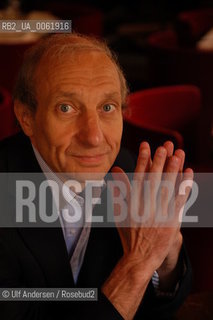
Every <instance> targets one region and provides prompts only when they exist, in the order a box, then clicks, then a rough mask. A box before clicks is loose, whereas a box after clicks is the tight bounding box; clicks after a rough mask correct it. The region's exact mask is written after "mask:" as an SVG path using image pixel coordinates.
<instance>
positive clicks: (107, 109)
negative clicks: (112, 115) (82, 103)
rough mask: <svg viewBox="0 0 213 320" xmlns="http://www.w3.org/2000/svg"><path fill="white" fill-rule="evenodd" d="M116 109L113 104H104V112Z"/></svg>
mask: <svg viewBox="0 0 213 320" xmlns="http://www.w3.org/2000/svg"><path fill="white" fill-rule="evenodd" d="M114 109H115V106H114V105H113V104H105V105H104V106H103V110H104V112H111V111H113V110H114Z"/></svg>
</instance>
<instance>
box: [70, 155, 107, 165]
mask: <svg viewBox="0 0 213 320" xmlns="http://www.w3.org/2000/svg"><path fill="white" fill-rule="evenodd" d="M72 156H73V157H74V158H77V159H78V160H79V161H82V162H89V163H96V162H100V161H103V159H104V157H105V156H106V153H102V154H97V155H90V156H87V155H82V156H81V155H72Z"/></svg>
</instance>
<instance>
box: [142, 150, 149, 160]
mask: <svg viewBox="0 0 213 320" xmlns="http://www.w3.org/2000/svg"><path fill="white" fill-rule="evenodd" d="M148 155H149V151H148V149H141V151H140V156H141V157H144V158H146V157H148Z"/></svg>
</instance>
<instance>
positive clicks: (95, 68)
mask: <svg viewBox="0 0 213 320" xmlns="http://www.w3.org/2000/svg"><path fill="white" fill-rule="evenodd" d="M60 60H61V61H60V62H57V63H56V64H54V66H51V65H50V64H49V65H48V61H43V62H42V63H41V65H40V68H39V70H38V72H37V73H36V78H35V79H36V96H37V101H38V107H37V110H36V113H35V114H34V115H33V117H32V126H31V128H32V134H31V135H30V139H31V141H32V143H33V145H34V146H35V147H36V148H37V150H38V151H39V152H40V154H41V155H42V157H43V158H44V160H45V161H46V162H47V164H48V165H49V166H50V168H51V169H52V170H53V171H55V172H66V173H68V172H72V173H86V172H89V173H100V172H103V173H107V172H108V170H109V169H110V167H111V166H112V164H113V162H114V160H115V158H116V156H117V154H118V152H119V148H120V140H121V135H122V109H121V104H122V102H121V90H120V81H119V76H118V73H117V70H116V68H115V66H114V65H113V63H112V62H111V61H110V59H109V58H108V57H107V56H106V55H105V54H103V53H100V52H95V51H94V52H89V53H85V52H81V53H78V54H75V55H74V58H73V56H70V55H69V54H66V55H65V56H62V57H61V59H60Z"/></svg>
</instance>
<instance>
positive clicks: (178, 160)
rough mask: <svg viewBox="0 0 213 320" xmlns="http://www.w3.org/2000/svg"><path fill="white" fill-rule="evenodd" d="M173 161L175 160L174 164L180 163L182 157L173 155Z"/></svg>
mask: <svg viewBox="0 0 213 320" xmlns="http://www.w3.org/2000/svg"><path fill="white" fill-rule="evenodd" d="M172 162H173V163H174V164H178V163H179V162H180V158H178V157H176V156H173V157H172Z"/></svg>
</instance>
